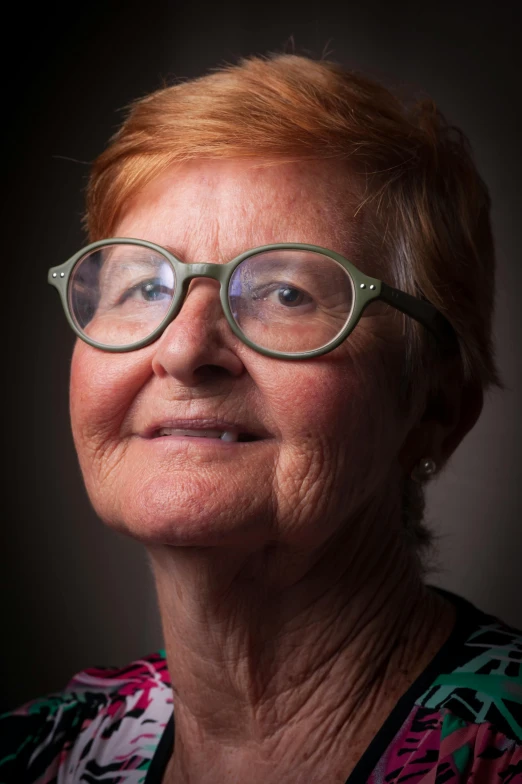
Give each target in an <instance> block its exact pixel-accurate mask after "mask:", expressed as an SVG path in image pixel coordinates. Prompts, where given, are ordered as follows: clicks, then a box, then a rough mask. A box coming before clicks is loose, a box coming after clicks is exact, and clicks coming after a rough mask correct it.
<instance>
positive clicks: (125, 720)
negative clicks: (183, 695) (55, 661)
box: [0, 651, 172, 784]
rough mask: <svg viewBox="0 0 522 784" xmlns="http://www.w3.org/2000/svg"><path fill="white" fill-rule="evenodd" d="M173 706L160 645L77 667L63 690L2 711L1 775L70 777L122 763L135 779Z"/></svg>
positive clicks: (12, 778)
mask: <svg viewBox="0 0 522 784" xmlns="http://www.w3.org/2000/svg"><path fill="white" fill-rule="evenodd" d="M171 713H172V690H171V684H170V679H169V676H168V670H167V665H166V660H165V656H164V652H163V651H160V652H158V653H153V654H149V655H147V656H145V657H143V658H141V659H137V660H136V661H133V662H131V663H130V664H129V665H127V666H125V667H118V668H116V667H92V668H89V669H86V670H82V671H81V672H78V673H77V674H76V675H74V677H73V678H72V679H71V680H70V682H69V683H68V684H67V686H66V687H65V689H64V690H63V691H61V692H58V693H56V694H50V695H47V696H46V697H43V698H40V699H36V700H33V701H31V702H29V703H27V704H25V705H22V706H21V707H19V708H17V709H16V710H14V711H12V712H10V713H6V714H4V715H2V716H0V781H1V782H2V784H11V782H12V783H13V784H15V783H16V784H25V783H27V784H33V783H34V784H36V783H37V782H42V784H43V782H48V781H54V780H56V779H59V781H60V782H63V784H69V782H70V783H71V784H72V782H77V781H81V780H87V781H89V780H94V778H93V777H99V776H102V777H103V776H104V775H108V774H109V772H110V778H112V777H113V776H114V775H115V774H116V773H117V772H118V771H123V770H125V771H126V778H125V780H126V781H127V782H132V784H138V783H139V782H142V781H144V779H145V774H146V770H147V768H148V765H149V764H150V760H151V758H152V756H153V753H154V750H155V748H156V745H157V743H158V741H159V738H160V737H161V734H162V732H163V729H164V727H165V724H166V723H167V721H168V718H169V716H170V714H171ZM96 780H98V779H97V778H96Z"/></svg>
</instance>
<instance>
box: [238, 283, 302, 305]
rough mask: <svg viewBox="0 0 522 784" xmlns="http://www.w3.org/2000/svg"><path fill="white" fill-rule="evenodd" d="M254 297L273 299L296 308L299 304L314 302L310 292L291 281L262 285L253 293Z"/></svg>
mask: <svg viewBox="0 0 522 784" xmlns="http://www.w3.org/2000/svg"><path fill="white" fill-rule="evenodd" d="M253 299H258V300H259V299H261V300H268V301H270V300H271V301H272V302H277V303H279V304H280V305H284V307H285V308H296V307H298V306H299V305H309V304H310V303H311V302H313V299H312V297H311V296H310V295H309V294H306V292H304V291H303V290H302V289H298V288H297V287H296V286H291V285H290V284H289V283H276V284H272V285H267V286H262V287H260V288H258V289H257V290H256V291H255V293H253Z"/></svg>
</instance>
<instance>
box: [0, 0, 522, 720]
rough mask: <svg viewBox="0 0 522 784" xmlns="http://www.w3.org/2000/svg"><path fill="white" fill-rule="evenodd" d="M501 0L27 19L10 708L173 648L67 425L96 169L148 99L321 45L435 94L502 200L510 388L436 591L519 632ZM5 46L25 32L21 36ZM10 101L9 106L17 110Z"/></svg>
mask: <svg viewBox="0 0 522 784" xmlns="http://www.w3.org/2000/svg"><path fill="white" fill-rule="evenodd" d="M515 6H516V3H515V2H513V3H512V4H508V3H503V2H500V3H499V2H495V3H493V2H488V3H486V4H483V5H480V4H478V3H477V2H474V3H471V2H470V3H460V4H458V3H457V4H455V3H452V4H449V3H447V4H445V3H442V4H441V3H437V4H435V3H429V4H428V5H427V4H421V3H418V2H416V3H407V2H403V3H398V2H385V0H382V1H380V2H376V1H375V0H372V1H370V2H364V3H363V4H361V5H359V4H356V3H354V2H350V1H348V2H345V3H344V4H343V5H342V10H339V8H336V5H334V4H332V5H331V6H329V4H328V3H326V4H325V3H321V4H320V6H319V7H318V8H315V9H313V8H312V7H310V10H307V9H306V7H305V6H304V4H303V5H301V4H297V3H296V4H295V5H294V6H292V5H291V4H286V5H285V6H284V7H282V8H281V7H278V6H276V5H275V4H274V5H273V6H271V5H270V3H263V4H260V5H258V6H256V5H255V4H249V5H248V7H247V4H240V3H239V2H237V3H234V2H227V0H225V2H224V4H222V5H212V4H210V3H208V4H201V3H194V4H192V5H191V6H190V7H189V6H186V5H181V4H176V3H167V2H163V3H159V2H156V1H155V0H150V1H149V2H148V3H146V4H142V5H141V6H140V5H138V4H135V3H133V2H130V3H129V2H127V3H125V4H123V3H121V4H118V3H115V2H113V3H109V2H105V3H103V4H102V3H99V4H96V2H91V3H89V4H88V9H85V10H78V9H75V11H74V14H75V16H74V17H72V16H71V15H70V14H71V13H72V12H71V11H69V12H66V11H62V12H58V11H57V10H49V9H48V8H45V9H41V10H39V11H32V12H31V16H30V17H29V16H28V17H27V18H26V17H25V16H24V14H25V13H26V12H25V11H24V9H23V8H20V9H19V10H18V11H16V9H15V13H17V14H18V17H19V18H18V25H16V24H15V25H13V28H12V30H15V29H16V30H17V31H18V34H17V38H16V41H17V46H18V49H17V52H18V53H17V55H16V58H15V59H13V60H12V61H11V62H10V63H9V65H8V68H7V69H5V71H4V99H5V100H6V104H7V106H8V121H7V123H6V125H7V130H8V143H7V145H6V147H5V148H4V163H5V167H4V168H5V169H6V176H5V179H4V183H6V184H5V185H4V187H5V192H4V196H6V203H5V206H4V210H3V217H4V232H3V237H4V247H6V246H7V253H6V258H5V260H4V265H3V269H4V297H3V302H4V303H5V302H7V303H8V318H9V321H8V330H7V331H6V332H4V334H7V335H8V340H7V341H6V344H5V345H4V351H5V357H6V359H7V363H6V368H5V372H4V388H5V389H6V391H7V398H6V403H5V404H4V433H5V442H4V443H5V444H6V447H5V458H6V460H5V463H4V464H5V466H6V467H5V468H4V471H3V475H4V479H5V485H4V498H5V504H4V517H3V521H4V524H3V528H4V531H5V537H4V545H3V548H2V553H3V556H4V565H3V569H2V584H3V593H2V596H3V619H2V620H3V624H2V626H3V629H4V631H5V633H4V639H3V645H2V657H3V661H2V664H3V678H2V695H1V698H2V705H1V706H0V707H1V708H6V709H8V708H11V707H13V706H14V705H16V704H19V703H21V702H22V701H25V700H27V699H29V698H31V697H35V696H38V695H41V694H44V693H46V692H48V691H51V690H53V689H59V688H60V687H62V686H63V685H64V684H65V682H66V681H67V679H68V678H69V677H70V675H71V674H72V673H73V672H75V671H77V670H79V669H81V668H83V667H85V666H89V665H95V664H125V663H127V662H128V661H130V660H131V659H132V658H133V657H137V656H139V655H142V654H145V653H147V652H150V651H152V650H155V649H157V648H158V647H161V633H160V628H159V622H158V617H157V611H156V605H155V596H154V590H153V585H152V580H151V576H150V575H149V572H148V567H147V565H146V561H145V555H144V552H143V551H142V549H141V547H140V546H138V545H136V544H135V543H134V542H132V541H128V540H126V539H125V538H123V537H121V536H119V535H117V534H114V533H112V532H111V531H109V530H106V529H105V528H104V527H103V525H102V524H101V523H100V522H99V521H98V520H97V519H96V517H95V515H94V513H93V511H92V510H91V509H90V507H89V502H88V500H87V498H86V494H85V491H84V488H83V485H82V481H81V477H80V475H79V470H78V466H77V462H76V457H75V454H74V450H73V446H72V441H71V436H70V430H69V422H68V411H67V407H68V403H67V385H68V369H69V357H70V353H71V349H72V344H73V338H72V334H70V330H69V328H68V326H67V324H66V322H65V318H64V315H63V313H62V309H61V306H60V304H59V300H58V297H57V295H56V293H55V292H54V291H53V290H52V289H51V288H50V287H48V286H47V283H46V272H47V269H48V267H49V266H51V265H54V264H58V263H61V262H62V261H63V260H65V259H66V258H68V257H69V256H70V255H71V254H72V253H73V252H74V251H75V250H77V249H78V248H80V247H81V245H82V244H83V243H84V236H83V234H82V231H81V227H80V216H81V212H82V190H83V188H84V185H85V180H86V175H87V171H88V166H87V163H88V162H89V161H90V160H92V159H93V158H94V157H95V156H96V155H97V154H98V153H99V152H100V151H101V150H102V148H103V146H104V144H105V142H106V140H107V139H108V137H109V136H110V134H111V133H112V132H113V131H114V130H115V128H116V127H117V125H118V123H119V122H120V119H121V116H122V115H121V111H120V109H121V108H122V107H124V106H125V105H126V104H127V103H128V102H129V101H130V100H131V99H133V98H135V97H138V96H139V95H142V94H144V93H146V92H148V91H149V90H151V89H153V88H156V87H158V86H159V85H160V84H161V83H162V81H163V80H164V79H167V80H168V79H172V78H174V77H192V76H196V75H199V74H201V73H202V72H204V71H205V70H206V69H207V68H210V67H212V66H214V65H216V64H219V63H221V62H223V61H224V60H228V61H230V60H232V61H233V60H235V59H236V58H237V56H238V55H245V54H249V53H254V52H265V51H267V50H269V49H278V50H280V49H282V48H283V47H285V46H286V47H287V48H290V49H291V44H289V41H290V39H291V38H292V37H293V41H294V43H295V48H296V51H298V52H300V53H310V54H312V55H315V56H317V55H320V54H321V53H322V52H323V51H326V52H328V53H329V54H330V56H331V58H332V59H335V60H338V61H340V62H343V63H345V64H346V65H349V66H351V67H355V68H359V69H362V70H365V71H367V72H368V73H370V75H373V76H375V77H377V78H380V79H384V80H386V81H387V82H388V83H389V84H391V85H399V86H405V85H409V86H411V87H412V88H422V89H424V90H425V91H426V92H427V93H429V94H431V95H432V96H433V97H434V98H435V100H436V101H437V102H438V103H439V105H440V107H441V108H442V110H443V111H444V112H445V113H446V114H447V115H448V116H449V117H450V118H451V120H452V121H454V122H455V123H456V124H457V125H460V126H461V127H462V128H463V129H464V130H465V131H466V132H467V133H468V135H469V136H470V138H471V141H472V144H473V147H474V150H475V153H476V158H477V161H478V165H479V168H480V170H481V172H482V174H483V176H484V177H485V179H486V181H487V182H488V184H489V186H490V189H491V194H492V197H493V204H494V212H493V219H494V228H495V235H496V241H497V249H498V297H497V302H498V311H497V318H496V323H495V333H496V340H497V345H498V359H499V364H500V368H501V372H502V375H503V378H504V381H505V383H506V385H507V391H506V392H503V393H495V394H494V395H492V396H491V397H490V398H489V399H488V400H487V402H486V406H485V410H484V413H483V415H482V417H481V419H480V421H479V423H478V424H477V426H476V427H475V429H474V430H473V432H472V433H471V434H470V435H469V436H468V437H467V439H466V440H465V442H464V443H463V444H462V446H461V447H460V448H459V450H458V452H457V453H456V455H455V457H454V459H453V461H452V464H451V466H450V468H449V469H448V471H447V472H446V474H445V476H444V477H443V478H442V479H440V480H439V481H438V482H437V483H436V484H435V485H434V486H433V488H432V490H431V491H430V504H429V519H430V521H431V522H432V524H433V527H434V528H435V529H436V531H437V532H438V533H439V535H440V541H439V549H438V556H437V562H438V571H437V572H436V573H435V574H433V575H432V576H431V578H430V579H431V581H432V582H435V583H438V584H440V585H442V586H444V587H447V588H449V589H451V590H454V591H456V592H458V593H461V594H462V595H463V596H465V597H467V598H468V599H470V600H472V601H474V602H475V603H476V604H478V605H479V606H481V607H482V608H483V609H485V610H488V611H491V612H494V613H497V614H499V615H500V616H501V617H502V618H503V619H504V620H506V621H508V622H511V623H513V624H515V625H518V626H520V627H522V602H521V598H520V597H521V595H522V569H521V553H522V545H521V539H522V537H521V535H520V530H521V522H520V521H521V514H520V511H521V508H520V507H521V504H520V499H521V493H520V491H519V484H520V481H521V475H520V465H521V446H520V440H521V439H520V435H521V414H520V407H519V402H520V398H521V395H520V392H521V386H522V383H521V360H520V358H519V351H518V347H519V345H520V342H521V337H522V334H521V332H522V327H521V319H520V315H519V301H520V296H521V262H520V250H521V241H520V220H521V217H520V207H521V203H520V195H519V193H520V173H521V172H520V170H521V166H520V162H521V153H520V125H519V120H520V115H519V109H518V104H519V102H520V96H521V91H520V77H521V68H520V65H521V59H520V55H519V50H520V40H519V33H518V30H519V28H518V26H517V24H516V20H515ZM5 34H6V35H10V33H9V31H7V30H6V33H5ZM6 96H7V97H6Z"/></svg>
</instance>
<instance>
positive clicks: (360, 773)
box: [144, 585, 494, 784]
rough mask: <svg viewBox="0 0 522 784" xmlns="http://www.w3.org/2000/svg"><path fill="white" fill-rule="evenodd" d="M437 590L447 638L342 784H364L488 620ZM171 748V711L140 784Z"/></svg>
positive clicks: (161, 771)
mask: <svg viewBox="0 0 522 784" xmlns="http://www.w3.org/2000/svg"><path fill="white" fill-rule="evenodd" d="M428 587H429V588H430V589H432V590H434V591H437V593H439V594H441V595H442V596H443V597H444V598H445V599H447V600H448V601H449V602H451V603H452V604H453V606H454V607H455V610H456V613H455V623H454V626H453V629H452V630H451V632H450V634H449V636H448V638H447V640H446V641H445V642H444V643H443V645H442V646H441V647H440V648H439V650H438V651H437V653H436V654H435V656H434V657H433V659H432V660H431V662H430V663H429V664H428V665H427V667H425V669H424V670H423V671H422V672H421V674H420V675H419V676H418V677H417V678H416V680H415V681H414V682H413V683H412V685H411V686H410V687H409V689H408V690H407V691H406V692H405V693H404V694H403V695H402V697H401V698H400V699H399V701H398V702H397V705H396V706H395V708H393V710H392V711H391V713H390V714H389V715H388V717H387V718H386V719H385V721H384V723H383V724H382V726H381V728H380V729H379V731H378V732H377V734H376V735H375V737H374V738H373V739H372V740H371V741H370V744H369V745H368V746H367V748H366V750H365V751H364V753H363V755H362V756H361V758H360V759H359V761H358V762H357V764H356V766H355V767H354V769H353V770H352V772H351V773H350V775H349V776H348V778H347V780H346V783H345V784H366V782H367V780H368V778H369V776H370V775H371V773H372V772H373V770H374V769H375V766H376V765H377V763H378V762H379V760H380V759H381V757H382V756H383V754H384V752H385V751H386V749H387V748H388V746H389V745H390V743H391V742H392V740H393V738H394V737H395V735H396V734H397V732H398V731H399V730H400V728H401V727H402V725H403V724H404V722H405V721H406V719H407V717H408V715H409V714H410V712H411V710H412V708H413V706H414V705H415V703H416V702H417V700H418V698H419V697H421V696H422V695H423V694H424V692H426V691H427V690H428V688H429V687H430V686H431V684H432V683H433V681H434V680H435V678H436V677H437V676H438V675H439V674H440V673H441V672H442V671H443V670H444V671H446V672H451V671H452V670H454V669H455V667H457V666H458V665H459V663H460V656H461V655H462V644H463V643H464V642H465V641H466V639H467V638H468V637H469V635H470V632H471V631H472V630H473V629H474V628H475V627H476V626H477V622H478V621H479V620H484V619H492V618H494V616H491V615H488V614H486V613H484V612H482V611H481V610H479V609H478V608H477V607H475V605H474V604H472V603H471V602H469V601H468V600H467V599H464V598H463V597H462V596H459V595H458V594H455V593H452V592H451V591H446V590H445V589H443V588H439V587H438V586H436V585H430V586H428ZM173 749H174V714H172V715H171V716H170V718H169V720H168V722H167V724H166V725H165V729H164V731H163V733H162V736H161V738H160V740H159V743H158V746H157V748H156V751H155V752H154V756H153V758H152V760H151V763H150V766H149V769H148V771H147V776H146V778H145V782H144V784H161V782H162V780H163V776H164V775H165V771H166V768H167V765H168V762H169V759H170V757H171V755H172V751H173Z"/></svg>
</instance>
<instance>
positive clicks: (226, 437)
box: [221, 430, 238, 441]
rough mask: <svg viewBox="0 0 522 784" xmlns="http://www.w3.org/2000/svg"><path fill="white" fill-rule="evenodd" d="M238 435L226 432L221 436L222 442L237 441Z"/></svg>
mask: <svg viewBox="0 0 522 784" xmlns="http://www.w3.org/2000/svg"><path fill="white" fill-rule="evenodd" d="M237 439H238V434H237V433H232V432H231V431H230V430H225V432H224V433H223V435H222V436H221V440H222V441H237Z"/></svg>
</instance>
